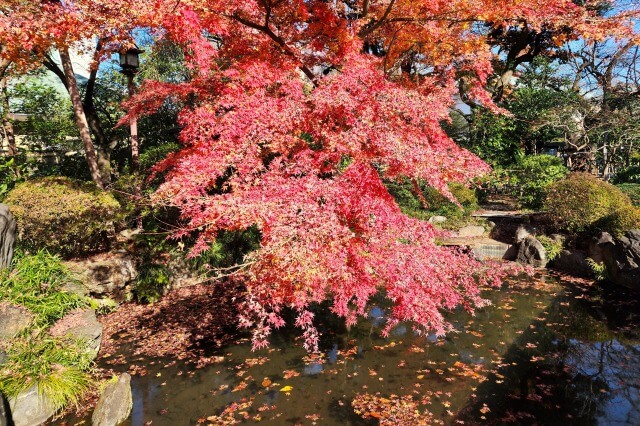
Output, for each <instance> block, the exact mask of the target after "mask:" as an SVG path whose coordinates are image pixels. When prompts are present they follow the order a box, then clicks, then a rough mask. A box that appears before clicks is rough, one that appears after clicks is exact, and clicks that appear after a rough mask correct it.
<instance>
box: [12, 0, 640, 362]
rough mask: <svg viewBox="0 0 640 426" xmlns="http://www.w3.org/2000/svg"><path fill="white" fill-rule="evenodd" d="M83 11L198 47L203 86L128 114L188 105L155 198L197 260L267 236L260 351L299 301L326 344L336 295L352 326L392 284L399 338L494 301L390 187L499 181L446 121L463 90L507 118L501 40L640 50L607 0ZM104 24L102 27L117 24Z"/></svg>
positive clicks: (147, 88) (159, 4)
mask: <svg viewBox="0 0 640 426" xmlns="http://www.w3.org/2000/svg"><path fill="white" fill-rule="evenodd" d="M15 1H18V0H15ZM18 2H19V1H18ZM66 3H70V2H66ZM73 3H75V4H76V6H77V9H78V10H91V11H92V12H91V13H93V14H97V15H98V16H99V17H102V18H104V17H105V16H104V13H107V12H108V11H113V10H116V11H118V10H120V12H122V10H121V6H122V7H123V5H125V4H126V5H127V7H126V9H127V11H133V16H134V20H135V25H137V26H144V27H151V28H154V29H156V30H157V32H156V33H157V34H158V35H159V36H162V37H166V38H168V39H171V40H172V41H174V42H176V43H178V44H180V45H181V46H183V48H184V51H185V53H186V59H187V61H188V64H189V66H191V67H192V68H193V70H194V78H193V80H191V81H189V82H187V83H182V84H167V83H160V82H147V83H146V84H145V85H144V86H143V89H142V90H140V91H139V94H138V95H137V97H136V98H135V99H134V100H133V101H132V102H130V103H129V104H128V106H129V108H130V110H129V114H130V115H139V114H143V113H147V112H149V111H153V110H154V109H155V108H157V107H159V106H160V105H161V104H162V102H164V100H165V99H166V98H167V97H170V96H173V97H178V98H182V99H183V100H184V101H185V104H186V105H189V106H188V107H186V108H185V109H184V110H183V111H182V113H181V116H180V122H181V125H182V132H181V140H182V142H183V144H184V148H183V150H182V151H180V152H179V153H177V154H174V155H171V156H170V157H169V158H167V159H166V160H165V161H163V162H162V163H161V164H160V165H159V166H158V167H157V170H159V171H160V170H161V171H163V172H166V182H165V183H164V184H163V185H162V187H161V188H160V190H159V191H158V194H157V198H158V200H160V201H166V202H168V203H171V204H173V205H176V206H179V207H180V209H181V211H182V216H183V218H184V219H185V220H187V221H188V225H187V226H186V227H185V228H184V229H182V230H180V231H179V232H177V233H176V234H175V235H174V236H175V237H177V238H179V237H181V236H185V235H191V234H192V233H197V234H198V240H197V243H196V245H195V247H194V248H193V251H192V255H197V254H198V253H201V252H202V251H203V250H205V249H206V248H207V247H208V245H209V243H211V242H212V241H213V240H214V239H215V238H216V235H217V234H218V233H219V232H220V231H221V230H241V229H246V228H248V227H251V226H256V227H257V228H258V229H259V231H260V233H261V245H260V249H259V250H258V251H256V252H255V253H252V255H251V258H250V259H248V260H247V265H246V266H247V267H246V268H244V269H242V274H243V278H244V279H245V282H246V285H247V299H246V302H245V304H246V305H245V309H243V310H242V312H243V315H242V318H241V320H242V321H241V322H242V324H243V325H246V326H251V327H253V330H254V335H253V344H254V347H256V348H259V347H262V346H264V345H266V344H267V340H266V338H267V336H268V335H269V333H270V331H271V330H272V329H273V328H274V327H279V326H281V325H283V319H282V316H281V313H282V310H283V309H284V308H285V307H291V308H293V309H294V310H296V311H297V313H298V315H297V319H296V325H298V326H299V327H301V328H302V329H303V330H304V337H305V342H306V347H307V348H308V349H311V350H313V349H317V343H318V334H317V331H316V329H315V327H314V325H313V314H312V312H311V311H310V310H309V308H310V306H311V305H312V304H313V303H315V302H322V301H324V300H327V299H330V300H331V301H332V302H331V303H332V304H331V306H332V310H333V311H334V312H335V313H336V314H338V315H340V316H342V317H344V318H346V321H347V323H348V324H353V323H354V322H355V321H356V319H357V317H358V316H359V315H365V314H366V306H367V302H368V301H369V300H370V299H371V297H372V296H373V295H374V294H375V293H377V292H378V291H380V290H381V289H383V290H384V294H385V295H386V297H387V298H388V299H390V300H391V301H392V302H393V308H392V311H391V313H390V315H389V317H388V319H389V320H388V322H387V327H386V329H385V330H386V331H387V332H388V331H389V329H390V328H391V327H393V326H394V325H395V324H397V323H398V322H399V321H412V322H413V323H414V324H416V327H417V328H418V329H421V330H432V329H435V330H436V331H438V332H443V331H445V329H446V327H447V326H446V322H445V320H444V318H443V316H442V313H441V310H442V309H453V308H454V307H456V306H460V305H462V306H464V307H465V308H467V309H470V310H471V309H473V308H474V307H477V306H480V305H482V304H483V303H484V302H483V300H482V299H481V297H480V288H481V287H482V286H483V285H485V284H496V283H499V277H500V276H501V275H502V272H501V271H500V270H498V269H491V268H487V267H486V265H483V264H482V263H481V262H479V261H477V260H475V259H473V258H472V257H471V256H469V255H467V254H464V253H462V252H460V251H458V250H455V249H451V248H446V247H442V246H439V245H437V244H436V243H435V241H434V239H435V237H436V236H437V235H438V232H439V231H437V230H436V229H434V228H433V227H432V226H431V225H430V224H428V223H425V222H423V221H420V220H416V219H412V218H409V217H407V216H405V215H404V214H402V212H401V211H400V209H399V207H398V206H397V204H396V203H395V201H394V199H393V198H392V197H391V196H390V195H389V193H388V191H387V189H386V188H385V186H384V184H383V179H388V180H395V179H402V178H411V179H423V180H425V181H426V182H428V183H429V185H431V186H433V187H434V188H437V189H438V190H439V191H441V192H442V193H443V194H445V195H447V196H449V197H451V194H450V193H449V191H448V189H447V183H448V182H450V181H458V182H468V181H469V180H470V179H472V178H474V177H475V176H478V175H480V174H483V173H486V172H487V171H488V166H487V165H486V164H485V163H483V162H482V161H481V160H479V159H478V158H477V157H475V156H474V155H472V154H471V153H469V152H467V151H466V150H464V149H461V148H459V147H458V146H456V144H455V143H453V141H452V140H451V139H450V138H449V137H448V136H447V135H446V134H445V133H444V131H443V130H442V129H441V126H440V123H441V121H443V120H447V119H448V108H449V106H450V105H452V103H453V102H454V101H453V99H454V95H455V94H456V93H458V90H459V87H460V86H461V85H462V86H464V87H465V89H466V93H467V95H468V96H469V98H471V99H474V101H475V102H478V103H480V104H483V105H484V106H486V107H489V108H494V109H497V108H496V107H495V106H494V105H493V103H492V100H491V96H490V94H489V93H488V92H487V91H486V90H485V86H486V83H487V81H488V79H489V78H490V77H491V76H492V72H493V71H492V65H491V62H492V59H494V57H493V53H492V50H491V46H490V44H488V43H487V41H488V37H487V34H488V33H489V32H490V30H491V29H493V28H500V27H502V28H517V27H518V26H520V25H523V23H526V25H527V28H528V29H532V28H533V29H540V30H543V29H544V30H545V31H551V32H553V31H554V30H556V29H561V31H558V34H559V36H558V39H557V43H558V44H562V43H564V42H567V41H570V40H572V39H575V38H578V37H583V36H584V37H589V38H595V39H601V38H604V37H606V36H609V35H612V34H615V35H617V36H618V37H621V38H632V37H634V35H633V25H632V24H631V23H630V22H631V21H630V19H629V18H630V16H631V15H632V14H633V13H635V11H629V10H625V11H624V12H621V13H620V14H619V16H617V17H602V16H597V14H596V13H595V11H594V8H593V7H590V6H592V4H591V3H593V2H589V1H587V2H580V3H581V4H582V6H580V5H578V4H577V3H578V2H573V1H570V0H527V1H508V2H505V1H502V0H435V1H428V2H427V1H424V2H418V1H412V0H338V1H320V0H252V1H237V0H226V1H214V0H198V1H196V0H182V1H175V0H171V1H169V0H155V1H152V0H129V1H126V2H125V1H109V2H102V1H92V2H87V1H80V0H77V1H75V2H73ZM102 3H105V4H106V3H108V4H109V5H110V6H109V7H106V6H105V5H103V6H105V11H106V12H105V11H101V6H100V5H101V4H102ZM120 12H119V13H120ZM116 15H117V14H116ZM112 18H113V17H112ZM113 19H117V17H116V18H113ZM129 19H131V18H129ZM90 22H92V23H93V24H92V25H94V26H97V27H96V28H94V29H93V31H98V29H99V30H100V31H101V32H104V31H105V28H106V27H107V26H108V25H109V24H108V22H107V21H105V20H104V19H102V20H101V19H93V20H91V21H90ZM77 24H78V25H82V24H81V23H77ZM112 28H113V31H114V34H116V35H117V34H120V31H121V25H112ZM34 31H35V30H34ZM54 36H55V35H54ZM120 36H121V34H120ZM114 37H115V35H114ZM1 42H2V39H1V38H0V43H1ZM15 55H18V56H19V52H18V51H16V53H15ZM125 120H126V118H125Z"/></svg>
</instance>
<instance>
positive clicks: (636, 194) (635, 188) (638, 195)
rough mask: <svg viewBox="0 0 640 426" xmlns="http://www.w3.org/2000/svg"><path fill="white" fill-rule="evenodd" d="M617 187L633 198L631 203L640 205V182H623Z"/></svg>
mask: <svg viewBox="0 0 640 426" xmlns="http://www.w3.org/2000/svg"><path fill="white" fill-rule="evenodd" d="M616 187H617V188H618V189H620V191H622V192H624V193H625V194H626V195H627V196H628V197H629V198H630V199H631V204H633V205H634V206H636V207H640V183H621V184H619V185H616Z"/></svg>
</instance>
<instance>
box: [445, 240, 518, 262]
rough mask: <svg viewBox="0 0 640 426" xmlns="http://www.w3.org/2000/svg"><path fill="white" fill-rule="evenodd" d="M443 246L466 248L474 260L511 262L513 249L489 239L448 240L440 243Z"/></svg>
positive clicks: (511, 246)
mask: <svg viewBox="0 0 640 426" xmlns="http://www.w3.org/2000/svg"><path fill="white" fill-rule="evenodd" d="M442 244H443V245H445V246H450V247H451V246H458V247H468V248H469V249H471V251H472V252H473V254H474V255H475V257H476V258H478V259H480V260H484V259H507V260H512V259H513V256H514V255H515V247H514V246H513V245H512V244H506V243H503V242H500V241H496V240H492V239H491V238H450V239H447V240H445V241H443V242H442Z"/></svg>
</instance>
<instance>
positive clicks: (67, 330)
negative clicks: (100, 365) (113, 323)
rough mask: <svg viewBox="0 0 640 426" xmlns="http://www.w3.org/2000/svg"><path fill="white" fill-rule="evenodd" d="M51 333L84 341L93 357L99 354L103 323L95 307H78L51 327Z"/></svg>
mask: <svg viewBox="0 0 640 426" xmlns="http://www.w3.org/2000/svg"><path fill="white" fill-rule="evenodd" d="M49 333H50V334H51V335H53V336H57V337H66V338H71V339H74V340H80V341H82V342H84V345H85V348H86V351H87V353H89V354H90V355H91V359H95V357H96V356H98V351H99V350H100V342H101V340H102V324H100V323H99V322H98V319H97V318H96V312H95V311H94V310H93V309H78V310H75V311H72V312H69V313H68V314H67V315H65V316H64V317H63V318H61V319H60V320H58V321H57V322H56V323H55V324H54V325H53V326H52V327H51V329H50V330H49Z"/></svg>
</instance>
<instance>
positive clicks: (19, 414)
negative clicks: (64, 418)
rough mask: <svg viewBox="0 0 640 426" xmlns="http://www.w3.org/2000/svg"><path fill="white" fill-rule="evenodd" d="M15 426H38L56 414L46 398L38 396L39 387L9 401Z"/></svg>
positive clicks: (35, 386) (32, 388) (32, 387)
mask: <svg viewBox="0 0 640 426" xmlns="http://www.w3.org/2000/svg"><path fill="white" fill-rule="evenodd" d="M9 407H10V408H11V417H12V418H13V423H14V425H15V426H38V425H40V424H42V423H44V422H45V421H47V419H48V418H49V417H51V416H53V414H54V413H55V412H56V410H55V407H54V405H53V403H52V402H51V401H50V400H49V398H47V397H46V396H44V395H43V396H40V395H38V385H33V386H31V387H30V388H29V389H27V390H26V391H24V392H22V393H20V394H19V395H18V396H16V397H15V398H13V399H11V400H10V401H9Z"/></svg>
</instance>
